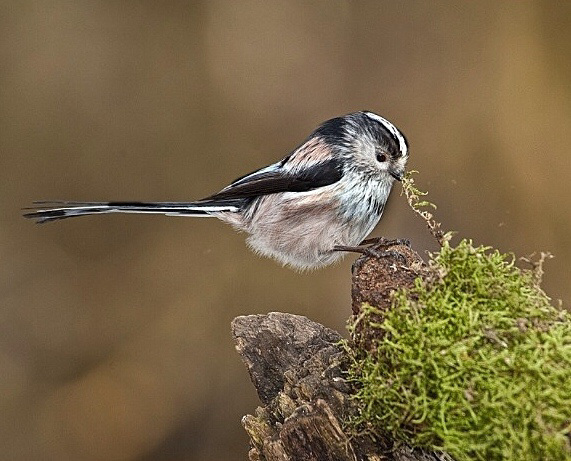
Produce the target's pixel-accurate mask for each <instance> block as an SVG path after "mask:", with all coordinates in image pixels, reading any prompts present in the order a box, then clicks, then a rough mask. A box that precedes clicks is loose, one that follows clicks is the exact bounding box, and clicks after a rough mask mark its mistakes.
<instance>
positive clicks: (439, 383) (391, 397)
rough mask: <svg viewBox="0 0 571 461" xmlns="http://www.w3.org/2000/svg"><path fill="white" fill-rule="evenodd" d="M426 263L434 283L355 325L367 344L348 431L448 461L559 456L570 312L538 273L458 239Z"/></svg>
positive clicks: (566, 439)
mask: <svg viewBox="0 0 571 461" xmlns="http://www.w3.org/2000/svg"><path fill="white" fill-rule="evenodd" d="M430 264H431V265H432V266H433V268H434V269H435V270H436V271H437V273H439V274H440V275H439V276H438V277H436V279H435V280H432V281H429V282H423V281H421V280H417V283H416V286H415V288H414V289H413V290H412V291H413V292H412V293H410V292H409V293H405V292H400V293H398V294H397V295H396V296H395V299H394V306H393V309H391V310H390V311H389V312H379V311H377V310H376V309H375V308H374V307H372V306H363V315H362V316H361V317H360V318H359V319H358V320H356V321H359V322H365V323H366V322H369V324H367V325H365V328H367V329H369V330H370V331H372V332H373V334H372V335H371V336H372V337H375V338H377V339H376V340H375V341H374V346H375V347H374V348H373V350H372V351H367V352H365V351H354V355H353V364H352V368H351V370H350V377H351V379H352V380H353V381H354V382H355V383H356V384H357V388H358V393H357V395H356V399H357V400H358V401H359V403H360V408H361V409H362V412H361V415H360V417H359V418H358V420H357V421H355V423H356V424H359V425H360V427H362V426H363V425H366V426H368V427H372V428H373V429H374V430H376V431H381V432H382V431H388V432H389V433H391V434H392V436H393V437H395V438H396V439H400V440H403V441H407V442H408V443H410V444H412V445H414V446H422V447H427V448H431V449H440V450H445V451H447V452H448V453H449V454H451V455H452V456H453V457H455V459H457V460H459V461H461V460H472V459H481V460H518V461H520V460H571V448H570V434H571V318H570V317H571V316H570V315H569V313H568V312H566V311H564V310H562V309H558V308H556V307H553V306H552V305H551V304H550V300H549V298H548V297H547V296H546V295H545V294H544V292H543V291H542V290H541V289H540V288H539V286H538V282H537V280H536V278H537V277H536V276H537V274H539V273H540V272H539V271H540V269H538V270H537V271H531V270H530V271H525V270H522V269H519V268H518V267H517V266H515V264H514V261H513V257H509V256H507V255H503V254H501V253H499V252H498V251H495V250H491V249H490V248H485V247H477V248H475V247H474V246H473V245H472V243H471V242H469V241H466V240H464V241H462V242H460V244H459V245H458V246H456V247H451V246H450V245H449V243H448V241H444V242H443V246H442V248H441V251H440V252H439V253H436V254H435V255H432V257H431V262H430ZM379 316H381V318H382V321H380V322H379V321H378V319H379ZM373 319H376V320H373ZM361 326H363V325H361ZM357 349H358V348H357Z"/></svg>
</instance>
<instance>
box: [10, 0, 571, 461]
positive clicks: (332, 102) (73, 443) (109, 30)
mask: <svg viewBox="0 0 571 461" xmlns="http://www.w3.org/2000/svg"><path fill="white" fill-rule="evenodd" d="M570 5H571V3H569V2H540V1H536V2H533V1H518V2H515V1H514V2H511V1H509V2H508V1H505V2H497V1H479V2H471V1H463V2H457V1H448V2H424V1H409V2H392V1H373V0H371V1H360V2H357V1H353V2H349V1H335V2H332V1H310V2H307V1H289V2H277V1H265V2H262V1H259V2H256V1H236V2H235V1H216V0H215V1H206V0H204V1H202V2H198V1H197V2H184V1H170V2H166V1H165V2H158V1H131V2H114V1H85V0H75V1H63V0H61V1H48V0H46V1H26V0H22V1H12V2H8V1H4V2H2V3H0V154H1V157H0V165H1V170H0V175H1V181H0V201H1V202H0V215H1V222H0V255H1V259H0V261H1V262H0V271H1V272H0V274H1V277H0V284H1V289H0V296H1V308H0V447H1V448H0V451H1V454H0V458H2V459H6V460H32V459H34V460H79V461H83V460H86V461H89V460H139V461H147V460H148V461H150V460H164V461H167V460H168V461H172V460H193V461H194V460H244V459H245V458H246V453H247V439H246V436H245V434H244V433H243V431H242V428H241V426H240V417H241V416H242V415H243V414H245V413H247V412H252V411H253V410H254V408H255V406H256V404H257V399H256V396H255V393H254V390H253V388H252V386H251V385H250V383H249V380H248V376H247V373H246V371H245V369H244V368H243V367H242V365H241V363H240V361H239V358H238V356H237V354H236V353H235V352H234V348H233V344H232V341H231V339H230V334H229V324H230V321H231V319H232V318H233V317H235V316H237V315H240V314H251V313H264V312H268V311H288V312H292V313H298V314H303V315H307V316H309V317H310V318H312V319H314V320H317V321H319V322H322V323H324V324H325V325H328V326H330V327H332V328H335V329H338V330H343V329H344V322H345V319H346V318H347V317H348V315H349V312H350V305H349V296H350V265H351V261H352V260H353V259H354V258H353V257H348V258H346V260H345V261H344V262H343V263H342V264H340V265H338V266H335V267H331V268H327V269H324V270H321V271H318V272H314V273H309V274H298V273H295V272H292V271H291V270H289V269H283V268H281V267H280V266H278V265H277V264H275V263H274V262H273V261H269V260H266V259H260V258H258V257H257V256H255V255H254V254H252V253H251V252H249V251H248V250H247V248H246V246H245V245H244V237H243V236H242V235H238V234H236V233H234V232H233V231H232V230H231V229H230V228H229V227H226V226H225V225H223V224H222V223H219V222H217V221H215V220H190V219H183V218H178V219H177V218H166V217H157V216H154V217H153V216H150V217H147V216H133V215H122V216H118V215H114V216H99V217H90V218H82V219H78V220H71V221H66V222H61V223H56V224H52V225H45V226H35V225H33V224H32V223H31V222H29V221H25V220H24V219H22V218H21V217H20V208H21V207H23V206H26V205H29V204H30V203H31V201H32V200H37V199H71V200H108V199H121V200H189V199H196V198H199V197H201V196H204V195H208V194H210V193H212V192H214V191H216V190H218V189H220V188H221V187H222V186H224V185H225V184H226V183H227V182H228V181H230V180H232V179H234V178H235V177H237V176H240V175H242V174H244V173H246V172H249V171H251V170H253V169H256V168H258V167H261V166H263V165H265V164H267V163H269V162H273V161H275V160H277V159H279V158H281V157H282V156H284V155H285V154H286V153H288V151H289V150H290V149H292V148H294V147H295V146H296V145H297V144H298V143H299V142H300V141H301V140H302V139H303V138H304V137H305V136H306V135H307V134H308V133H309V132H310V131H311V130H312V129H313V128H314V127H315V126H316V125H317V124H318V123H320V122H321V121H323V120H325V119H327V118H330V117H333V116H336V115H341V114H344V113H347V112H351V111H354V110H360V109H369V110H373V111H376V112H379V113H380V114H382V115H384V116H386V117H388V118H389V119H391V120H392V121H394V122H395V123H396V124H397V125H398V126H399V127H400V128H401V129H402V130H403V131H404V132H405V133H406V135H407V137H408V139H409V141H410V144H411V160H410V167H411V168H414V169H417V170H420V172H421V173H420V175H418V176H417V182H418V183H419V185H420V186H421V187H422V188H425V189H426V188H427V189H429V190H430V198H431V200H433V201H434V202H436V203H437V204H438V205H439V209H438V212H437V215H438V217H439V219H440V220H442V222H443V223H444V227H445V228H446V229H454V230H457V231H459V233H460V236H462V237H470V238H473V239H474V240H475V242H477V243H483V244H489V245H493V246H496V247H498V248H500V249H502V250H503V251H514V252H515V253H516V254H518V255H525V254H529V253H531V252H533V251H536V250H549V251H551V252H553V253H554V254H555V255H556V259H554V260H553V261H551V262H549V263H548V265H547V267H546V270H547V273H546V275H545V288H546V290H547V292H548V293H549V294H550V295H551V296H552V297H554V298H556V299H557V298H561V299H563V301H564V303H565V304H566V305H567V306H569V303H570V301H571V288H570V286H569V278H570V268H569V260H570V256H571V214H570V208H571V207H570V205H569V179H570V173H571V157H570V149H569V146H570V145H571V130H570V128H571V84H570V82H571V33H570V31H571V7H570ZM399 190H400V187H397V188H396V190H395V193H393V196H392V199H391V202H390V206H389V207H388V209H387V210H386V214H385V217H384V219H383V221H382V224H381V225H380V226H379V228H378V229H377V230H376V232H375V235H385V236H388V237H397V236H398V237H408V238H410V239H411V240H412V242H413V245H414V247H415V248H416V249H417V250H420V251H423V250H425V249H428V250H434V249H435V245H434V242H433V241H432V240H431V238H430V237H429V235H428V233H427V231H426V230H425V229H424V226H423V223H422V222H420V221H419V220H418V219H416V218H415V217H414V216H413V214H412V213H411V211H410V210H408V209H407V208H406V206H405V203H404V199H403V198H402V197H399Z"/></svg>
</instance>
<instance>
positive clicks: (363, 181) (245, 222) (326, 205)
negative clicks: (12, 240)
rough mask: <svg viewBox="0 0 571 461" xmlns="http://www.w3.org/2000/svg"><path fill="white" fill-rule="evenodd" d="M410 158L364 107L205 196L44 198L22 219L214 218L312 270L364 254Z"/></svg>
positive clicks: (266, 250)
mask: <svg viewBox="0 0 571 461" xmlns="http://www.w3.org/2000/svg"><path fill="white" fill-rule="evenodd" d="M408 157H409V145H408V141H407V139H406V137H405V135H404V134H403V133H402V132H401V131H400V130H399V129H398V128H397V127H396V126H395V125H394V124H393V123H391V122H390V121H389V120H387V119H386V118H384V117H381V116H380V115H377V114H375V113H373V112H370V111H359V112H353V113H349V114H347V115H343V116H340V117H335V118H331V119H329V120H327V121H325V122H323V123H322V124H321V125H319V126H318V127H317V128H316V129H315V130H314V131H313V132H312V133H311V134H310V135H309V136H308V137H307V138H306V139H305V141H303V142H302V143H301V144H300V145H299V146H298V147H297V148H295V149H294V150H293V151H291V153H289V154H288V155H287V156H286V157H284V158H283V159H281V160H280V161H278V162H276V163H272V164H271V165H269V166H266V167H264V168H260V169H258V170H256V171H254V172H252V173H249V174H247V175H245V176H242V177H240V178H238V179H236V180H235V181H233V182H232V183H230V184H229V185H228V186H226V187H224V188H223V189H222V190H220V191H219V192H217V193H215V194H212V195H210V196H208V197H205V198H202V199H200V200H196V201H192V202H75V201H41V202H34V206H33V207H30V208H26V209H25V210H26V212H25V213H24V217H26V218H30V219H33V220H35V221H36V222H37V223H46V222H50V221H56V220H61V219H68V218H73V217H78V216H87V215H97V214H105V213H151V214H163V215H168V216H192V217H214V218H218V219H219V220H221V221H223V222H225V223H228V224H230V225H231V226H232V227H233V228H235V229H236V230H238V231H241V232H245V233H246V234H248V237H247V243H248V245H249V246H250V248H251V249H252V250H253V251H254V252H255V253H257V254H259V255H261V256H265V257H269V258H273V259H274V260H276V261H278V262H279V263H281V264H282V265H284V266H289V267H291V268H293V269H296V270H300V271H304V270H313V269H318V268H321V267H324V266H327V265H330V264H333V263H335V262H337V261H339V260H340V259H341V258H342V257H343V255H344V253H345V252H347V251H361V249H362V245H363V243H366V242H367V241H366V240H365V241H364V240H363V239H365V237H367V236H368V235H369V233H370V232H371V231H372V230H373V228H374V227H375V226H376V225H377V223H378V222H379V220H380V219H381V216H382V214H383V210H384V208H385V205H386V203H387V200H388V198H389V195H390V192H391V189H392V186H393V183H394V182H395V181H401V180H402V179H403V176H404V173H405V169H406V164H407V161H408ZM361 252H362V251H361Z"/></svg>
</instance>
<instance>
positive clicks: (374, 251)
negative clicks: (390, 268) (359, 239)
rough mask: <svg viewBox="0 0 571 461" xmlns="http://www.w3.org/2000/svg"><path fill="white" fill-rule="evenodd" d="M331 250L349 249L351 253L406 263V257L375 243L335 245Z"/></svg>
mask: <svg viewBox="0 0 571 461" xmlns="http://www.w3.org/2000/svg"><path fill="white" fill-rule="evenodd" d="M333 251H349V252H353V253H361V254H362V255H366V256H372V257H373V258H379V259H380V258H391V257H392V258H395V259H397V260H400V261H402V263H403V264H406V258H405V257H404V256H403V255H402V254H400V253H398V252H397V251H394V250H380V249H379V248H378V247H377V246H376V245H371V246H360V245H359V246H347V245H336V246H334V247H333Z"/></svg>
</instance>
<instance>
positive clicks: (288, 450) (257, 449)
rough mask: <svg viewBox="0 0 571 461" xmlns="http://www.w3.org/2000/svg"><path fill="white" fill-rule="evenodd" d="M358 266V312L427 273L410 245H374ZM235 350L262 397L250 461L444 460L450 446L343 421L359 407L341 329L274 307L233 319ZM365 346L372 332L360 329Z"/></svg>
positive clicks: (382, 303) (252, 427)
mask: <svg viewBox="0 0 571 461" xmlns="http://www.w3.org/2000/svg"><path fill="white" fill-rule="evenodd" d="M373 250H374V251H371V252H369V254H366V255H364V256H363V257H361V258H359V259H358V260H357V261H356V263H355V264H354V266H353V289H352V297H353V315H358V314H359V309H360V306H361V304H362V303H363V302H368V303H370V304H373V305H375V306H377V307H382V308H387V309H388V308H389V307H390V294H391V292H392V291H393V290H395V289H397V288H400V287H404V286H410V284H412V283H413V281H414V279H415V278H416V277H417V276H419V275H421V276H423V275H424V274H427V273H428V272H427V269H426V267H425V266H424V264H423V262H422V259H421V258H420V257H419V256H418V254H416V253H415V252H414V251H412V250H411V249H410V248H409V247H408V246H404V245H398V246H393V247H391V248H390V249H389V250H387V249H386V248H385V247H382V246H379V247H377V248H375V247H373ZM232 334H233V337H234V340H235V342H236V349H237V351H238V353H239V354H240V356H241V357H242V360H243V361H244V363H245V364H246V367H247V369H248V372H249V373H250V377H251V379H252V382H253V384H254V386H255V387H256V390H257V392H258V396H259V397H260V400H261V402H262V404H263V406H260V407H258V408H257V409H256V411H255V414H254V415H247V416H245V417H244V418H243V420H242V424H243V426H244V428H245V429H246V432H247V433H248V435H249V436H250V441H251V449H250V452H249V459H250V460H251V461H305V460H308V461H311V460H316V461H317V460H319V461H328V460H331V461H361V460H363V461H365V460H367V461H373V460H388V461H437V460H442V461H443V460H451V458H450V457H448V455H446V454H444V453H431V452H426V451H423V450H418V449H412V448H410V447H408V446H406V445H403V444H398V445H397V444H395V443H394V441H392V440H390V439H387V438H383V437H375V438H373V437H372V436H370V435H360V436H355V435H352V434H350V433H349V431H348V430H347V429H346V428H345V427H344V421H347V420H348V418H350V417H351V415H353V414H355V413H356V411H357V408H356V407H355V403H354V401H353V400H351V395H352V392H353V389H352V387H351V385H350V383H348V382H347V381H345V379H344V373H343V371H344V370H346V369H347V366H348V362H347V357H346V355H345V352H344V350H343V347H342V346H341V345H340V344H339V341H340V340H341V336H340V335H339V333H337V332H335V331H333V330H330V329H329V328H326V327H324V326H323V325H320V324H318V323H315V322H313V321H311V320H309V319H307V318H306V317H302V316H298V315H292V314H285V313H278V312H273V313H270V314H267V315H249V316H243V317H237V318H236V319H234V321H233V322H232ZM354 339H355V341H356V344H358V345H361V346H364V347H366V346H367V344H368V343H369V338H367V336H366V332H363V331H361V332H356V337H355V338H354Z"/></svg>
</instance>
